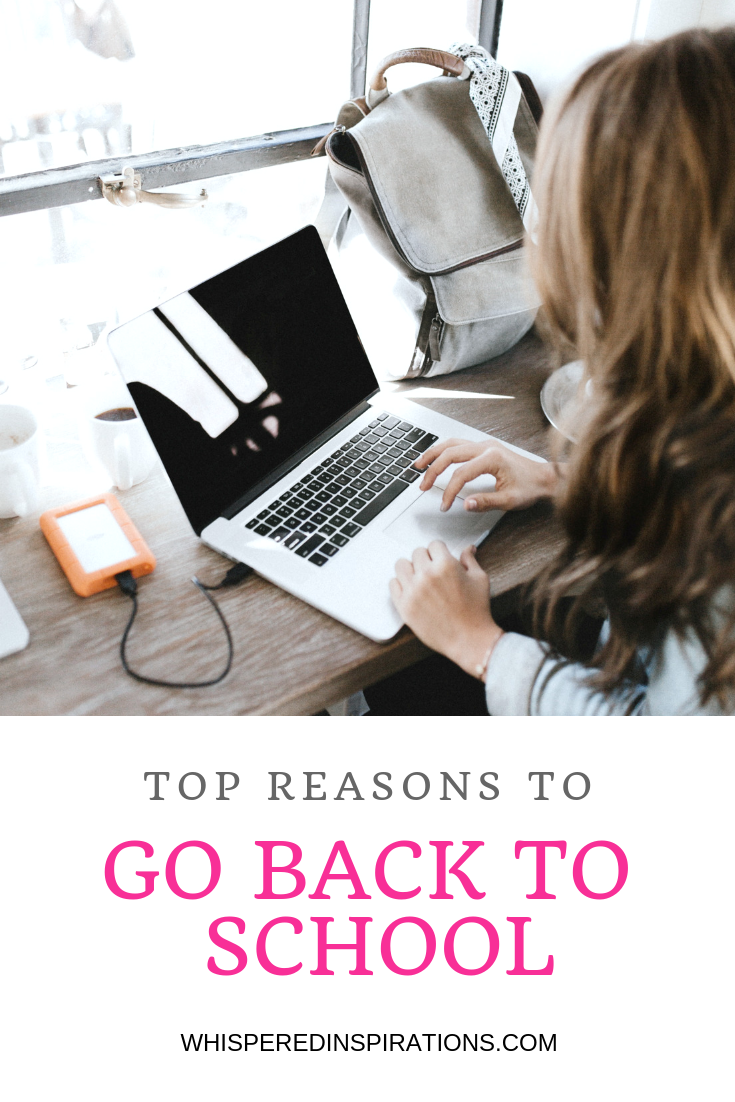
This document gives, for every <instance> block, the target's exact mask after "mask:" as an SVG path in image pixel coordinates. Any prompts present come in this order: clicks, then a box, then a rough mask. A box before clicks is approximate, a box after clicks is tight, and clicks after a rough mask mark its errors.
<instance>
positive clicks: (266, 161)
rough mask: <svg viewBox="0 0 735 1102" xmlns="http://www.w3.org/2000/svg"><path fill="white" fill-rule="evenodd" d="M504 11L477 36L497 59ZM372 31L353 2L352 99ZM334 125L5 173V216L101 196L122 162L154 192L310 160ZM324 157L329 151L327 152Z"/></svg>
mask: <svg viewBox="0 0 735 1102" xmlns="http://www.w3.org/2000/svg"><path fill="white" fill-rule="evenodd" d="M502 12H503V0H482V3H481V5H480V24H479V35H478V40H479V43H480V45H481V46H484V47H485V49H487V50H489V51H490V53H491V54H492V55H493V57H494V56H495V55H496V53H497V49H498V38H499V34H500V21H501V18H502ZM369 29H370V0H354V3H353V23H352V61H351V67H350V97H351V98H353V99H354V98H355V97H357V96H362V95H364V94H365V86H366V80H367V53H368V37H369ZM333 125H334V123H333V122H325V123H318V124H316V125H313V126H302V127H299V128H297V129H295V130H279V131H274V132H273V133H270V134H259V135H256V136H255V137H249V138H239V139H235V140H233V141H227V142H216V143H214V144H212V145H192V146H187V147H185V148H180V147H179V148H176V149H163V150H156V151H154V152H152V153H141V154H132V153H131V154H126V155H125V156H124V157H107V158H105V159H103V160H98V161H88V162H85V163H84V164H79V165H68V166H64V167H62V168H48V169H44V170H43V171H41V172H29V173H25V174H23V175H19V176H7V177H0V217H3V216H5V215H10V214H22V213H26V212H28V211H36V210H49V209H51V208H53V207H65V206H70V205H72V204H75V203H85V202H92V201H95V200H97V199H102V198H103V192H102V185H101V181H100V178H101V177H104V176H114V175H119V174H120V173H121V172H122V170H123V166H124V165H126V164H128V163H131V162H132V163H133V164H134V167H135V170H136V172H138V173H140V176H141V186H142V187H143V188H144V189H146V190H150V189H152V188H161V187H169V186H171V185H172V184H183V183H189V182H191V181H194V180H206V179H211V178H213V177H215V176H225V175H229V174H231V173H237V172H249V171H252V170H253V169H258V168H267V167H270V166H273V165H280V164H288V163H289V162H291V161H302V160H306V159H308V158H309V157H310V156H311V151H312V149H313V148H314V146H315V145H316V144H317V143H318V142H319V140H320V139H321V138H323V137H324V136H325V135H326V134H328V133H329V131H330V130H331V129H332V126H333ZM319 155H320V156H323V155H324V153H323V150H322V151H321V153H320V154H319Z"/></svg>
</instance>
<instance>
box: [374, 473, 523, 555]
mask: <svg viewBox="0 0 735 1102" xmlns="http://www.w3.org/2000/svg"><path fill="white" fill-rule="evenodd" d="M441 499H442V491H441V490H438V489H436V488H435V487H432V488H431V489H430V490H427V491H426V493H424V494H422V495H421V497H420V498H418V499H417V500H416V501H414V502H413V503H412V504H411V505H409V507H408V508H407V509H404V510H403V512H402V513H401V515H400V516H398V517H396V519H395V520H394V521H391V523H390V524H389V525H388V527H387V528H385V529H384V533H385V535H386V536H389V537H390V538H391V539H392V540H395V542H396V543H398V544H400V545H401V547H402V548H403V550H404V552H405V553H406V554H409V555H410V554H411V552H412V551H414V550H415V549H416V548H417V547H426V546H427V544H429V543H431V541H432V540H444V542H445V543H446V545H447V547H448V548H449V550H450V551H451V552H452V554H453V555H458V554H459V552H460V551H462V550H464V548H465V547H468V546H469V544H471V543H475V544H476V543H479V542H480V540H481V539H483V538H484V536H485V535H486V534H487V532H489V531H490V529H491V528H493V527H494V526H495V525H496V524H497V522H498V521H499V520H500V518H501V517H502V515H503V513H502V511H501V510H500V509H494V510H492V511H491V512H489V513H468V512H467V511H466V510H465V509H464V507H463V503H462V502H461V501H455V502H454V504H453V505H452V508H451V509H450V510H449V512H447V513H441V512H439V505H440V504H441Z"/></svg>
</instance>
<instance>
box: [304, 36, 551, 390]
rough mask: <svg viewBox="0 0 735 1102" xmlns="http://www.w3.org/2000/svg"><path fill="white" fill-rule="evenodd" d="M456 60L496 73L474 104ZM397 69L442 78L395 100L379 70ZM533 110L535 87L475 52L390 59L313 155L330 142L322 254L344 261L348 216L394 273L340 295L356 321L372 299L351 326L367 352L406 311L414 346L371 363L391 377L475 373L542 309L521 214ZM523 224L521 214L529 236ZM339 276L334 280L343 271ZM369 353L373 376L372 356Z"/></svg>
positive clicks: (466, 72) (389, 349)
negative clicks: (496, 130)
mask: <svg viewBox="0 0 735 1102" xmlns="http://www.w3.org/2000/svg"><path fill="white" fill-rule="evenodd" d="M460 52H464V53H465V56H467V54H468V53H469V54H470V55H471V57H468V61H469V62H470V65H471V64H472V61H471V58H472V57H476V56H479V55H483V56H482V57H481V61H482V64H483V65H484V66H485V69H484V70H483V73H484V74H487V73H488V72H489V74H490V77H489V82H488V79H485V83H484V85H483V84H482V83H478V84H476V85H475V86H474V88H473V90H472V98H471V88H472V82H471V80H470V79H469V78H470V77H473V76H474V74H473V72H472V70H471V68H470V67H469V66H468V64H466V63H465V61H464V60H463V59H462V57H460V56H458V54H459V53H460ZM484 59H488V60H487V61H485V60H484ZM404 61H420V62H423V63H425V64H431V65H435V66H438V67H440V68H442V69H443V70H444V74H443V75H442V76H439V77H437V78H436V79H435V80H430V81H427V82H426V83H423V84H419V85H416V86H415V87H412V88H408V89H405V90H404V91H401V92H397V93H395V94H393V95H390V94H389V93H388V89H387V85H386V81H385V72H386V70H387V69H388V68H389V67H390V66H391V65H395V64H398V63H401V62H404ZM450 74H451V75H450ZM496 74H497V75H498V80H499V81H500V82H501V84H500V85H498V83H497V82H496V79H495V78H496ZM503 74H505V76H504V75H503ZM503 80H505V82H506V86H508V81H510V82H511V84H510V87H511V88H514V89H515V100H513V98H512V95H511V94H510V92H509V94H508V96H507V99H508V100H511V101H512V102H511V103H510V104H508V103H507V102H506V108H507V110H506V117H508V111H510V112H512V114H511V116H510V125H507V124H506V129H507V131H508V133H506V135H505V139H504V140H505V145H504V146H503V148H506V147H507V152H506V153H505V156H504V157H503V158H502V163H499V161H498V159H497V156H496V152H494V146H493V144H492V137H493V130H492V127H493V126H495V127H497V126H498V125H500V127H502V125H503V120H502V118H500V120H499V107H500V105H501V104H502V100H503V96H502V93H503V90H504V89H503V86H502V81H503ZM488 89H489V92H488ZM498 89H499V90H498ZM493 91H495V93H496V95H495V96H493ZM516 104H517V108H516ZM532 108H533V110H532ZM540 112H541V105H540V101H539V99H538V95H537V94H536V91H535V89H534V87H533V84H532V83H531V81H530V79H529V78H528V77H526V76H525V75H523V74H515V76H514V75H513V74H509V73H508V70H507V69H503V68H502V67H501V66H499V65H497V63H496V62H495V61H494V60H493V59H492V58H489V55H487V54H485V53H484V51H480V50H479V48H470V47H461V48H458V51H457V53H456V54H455V53H446V52H442V51H439V50H428V49H415V50H402V51H400V52H399V53H397V54H391V55H389V57H387V58H385V59H384V61H383V62H382V63H381V65H380V67H379V69H378V71H377V73H376V74H375V76H374V77H373V78H372V80H371V82H370V88H369V89H368V93H367V97H366V98H360V99H356V100H350V101H349V102H348V103H345V104H344V105H343V107H342V108H341V110H340V112H339V116H338V118H337V122H336V125H335V127H334V130H332V131H331V133H330V134H329V135H328V136H327V138H326V139H323V141H322V142H321V143H320V145H319V146H317V148H316V149H315V150H314V152H315V153H318V152H320V151H321V149H322V148H323V147H324V146H325V145H326V153H327V156H328V158H329V174H328V177H327V186H326V190H325V197H324V202H323V204H322V209H321V211H320V212H319V215H318V218H317V222H316V224H317V229H318V230H319V232H320V234H321V236H322V240H323V242H324V244H325V246H327V247H328V246H329V244H330V242H331V241H333V240H334V242H335V246H336V248H337V249H340V247H341V248H342V250H344V246H345V244H346V243H348V242H349V239H350V236H352V237H353V238H354V235H355V231H356V229H357V227H355V226H354V224H353V225H351V226H350V224H349V223H348V219H349V215H350V212H352V213H354V215H355V219H356V221H357V223H359V229H360V230H362V233H363V234H364V235H365V237H366V238H367V240H368V241H369V242H370V244H371V245H372V247H373V249H374V250H376V251H377V253H378V254H380V256H382V257H383V258H384V260H386V261H388V262H389V263H390V265H391V266H392V270H391V271H390V274H389V276H386V275H385V272H383V274H382V275H381V274H380V273H379V274H378V275H377V276H375V275H372V276H370V275H367V274H365V273H363V279H362V283H361V281H360V277H359V275H358V276H357V278H356V279H353V280H352V284H351V286H352V288H353V297H352V301H351V299H350V295H349V294H347V295H346V297H347V300H348V303H349V304H350V307H351V309H353V314H355V311H356V310H357V313H358V314H359V313H360V308H362V313H363V318H364V319H365V316H366V306H365V296H366V294H367V292H368V290H370V291H373V292H376V293H375V294H373V295H372V297H371V296H370V294H367V297H368V298H370V304H369V308H368V310H369V314H370V317H369V319H366V320H369V324H363V325H362V326H361V324H360V321H359V318H358V317H356V321H357V324H358V329H360V330H361V335H362V336H363V341H364V342H365V343H366V345H369V340H368V339H366V338H367V331H366V330H367V329H371V330H373V331H374V332H376V331H379V330H380V329H381V327H382V326H383V324H384V318H386V319H387V317H388V315H389V313H390V310H395V309H399V310H400V312H401V317H402V319H403V322H402V326H403V329H404V330H405V331H406V332H407V333H409V334H410V339H409V340H408V343H407V341H406V340H405V339H404V340H403V342H402V347H401V349H400V350H398V360H397V362H396V354H395V353H396V349H395V348H394V346H398V345H401V340H400V339H399V338H398V337H396V338H395V340H394V339H393V338H392V336H390V335H389V336H387V337H386V338H385V340H384V349H383V351H384V352H385V354H382V353H381V354H379V355H378V359H380V360H382V361H383V366H384V367H385V368H386V369H385V370H383V371H382V374H384V375H386V374H387V375H390V376H392V377H394V378H416V377H418V376H428V375H444V374H447V373H449V372H452V371H458V370H460V369H461V368H464V367H470V366H472V365H474V364H478V363H483V362H484V361H486V360H488V359H490V358H491V357H493V356H497V355H499V354H500V353H501V352H504V351H506V349H508V348H510V347H511V346H512V345H513V344H515V343H516V342H517V341H518V340H520V338H521V337H522V336H523V335H524V333H526V332H527V330H528V329H529V328H530V327H531V325H532V324H533V321H534V317H535V315H536V310H537V308H538V298H537V296H536V293H535V290H534V288H533V286H532V283H531V281H530V278H529V275H528V272H527V268H526V262H525V250H524V249H523V237H524V217H523V214H524V206H523V204H524V203H525V202H526V200H528V199H529V197H530V186H529V185H528V179H530V176H531V170H532V167H533V157H534V153H535V149H536V139H537V134H538V119H539V118H540ZM508 143H510V144H508ZM514 158H515V159H514ZM524 186H525V188H526V193H527V194H526V199H524V198H523V195H522V190H523V187H524ZM530 202H531V203H532V198H530ZM528 217H529V215H528V211H526V218H525V222H526V226H527V227H529V221H528ZM350 221H351V222H352V223H354V221H355V220H354V219H351V220H350ZM529 228H530V227H529ZM332 255H333V257H334V256H335V254H334V252H333V253H332ZM360 255H362V256H363V257H364V255H365V254H364V253H363V254H360ZM335 267H336V270H337V274H338V276H339V275H340V261H339V260H337V261H336V263H335ZM347 282H348V283H349V282H350V280H349V279H348V280H347ZM390 282H392V283H393V287H392V288H391V287H388V288H387V292H388V295H389V296H390V298H391V300H392V302H391V304H390V305H388V303H387V299H386V296H385V294H384V295H383V297H382V299H381V290H380V289H379V288H378V287H376V286H375V285H376V284H382V285H383V288H382V290H385V289H386V288H385V284H386V283H390ZM368 285H369V287H368ZM343 289H344V285H343ZM396 304H399V306H396ZM385 324H386V325H387V324H388V322H387V321H386V322H385ZM411 346H412V347H413V351H412V352H411ZM368 353H369V354H371V359H373V361H374V366H376V369H377V370H378V371H379V373H380V367H381V364H376V363H375V359H376V356H375V354H373V353H372V352H371V348H370V347H369V346H368ZM391 355H392V356H393V362H392V363H388V364H387V367H386V364H385V360H386V357H387V358H390V356H391Z"/></svg>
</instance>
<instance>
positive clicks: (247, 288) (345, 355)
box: [108, 226, 378, 533]
mask: <svg viewBox="0 0 735 1102" xmlns="http://www.w3.org/2000/svg"><path fill="white" fill-rule="evenodd" d="M108 344H109V347H110V351H111V352H112V355H113V357H114V358H115V360H116V361H117V364H118V367H119V368H120V371H121V373H122V375H123V378H124V379H125V381H126V383H127V384H128V387H129V389H130V393H131V394H132V397H133V401H134V402H135V404H136V406H137V408H138V412H139V413H140V416H141V417H142V419H143V421H144V423H145V426H146V428H147V429H148V432H149V433H150V435H151V439H152V440H153V443H154V445H155V447H156V449H157V451H158V454H159V455H160V457H161V460H162V462H163V465H164V467H165V468H166V471H167V473H168V476H169V478H170V479H171V482H172V483H173V486H174V489H175V490H176V493H177V495H178V497H179V499H180V501H181V504H182V505H183V507H184V510H185V512H186V514H187V516H188V518H189V521H190V523H191V525H192V527H193V528H194V530H195V531H196V532H197V533H199V532H201V530H202V529H203V528H204V527H206V525H207V524H209V523H211V521H213V520H215V519H216V517H218V516H221V515H222V513H223V512H224V511H225V510H226V509H227V508H228V507H229V506H231V505H233V504H234V503H235V502H236V501H238V500H239V499H240V498H242V497H243V496H245V495H246V494H247V493H248V492H249V491H250V490H251V489H252V488H253V487H255V486H256V485H257V484H258V483H259V482H261V481H262V480H263V479H265V478H267V477H268V476H269V475H270V474H271V473H272V472H274V471H275V470H276V469H277V468H279V467H280V466H281V465H282V464H284V463H286V462H287V461H288V460H289V459H291V458H292V457H293V456H294V455H295V453H297V452H298V451H299V450H300V449H302V448H303V447H305V446H306V445H308V444H309V442H310V441H312V440H314V439H315V438H316V437H318V436H319V435H320V434H321V433H322V432H324V431H325V430H326V429H328V428H329V427H330V425H332V424H334V422H336V421H338V420H339V419H340V418H341V417H343V416H344V415H345V414H346V413H348V412H349V411H350V410H351V409H352V408H353V407H354V406H356V405H358V404H359V403H360V402H362V401H364V400H365V399H366V398H367V397H368V396H369V395H371V394H373V393H374V392H375V390H376V389H377V385H378V384H377V381H376V379H375V375H374V374H373V370H372V368H371V366H370V363H369V361H368V358H367V356H366V355H365V351H364V349H363V347H362V344H361V343H360V339H359V337H358V335H357V330H356V329H355V326H354V324H353V321H352V318H351V317H350V314H349V311H348V309H347V305H346V303H345V301H344V298H343V297H342V292H341V291H340V289H339V285H338V283H337V280H336V278H335V276H334V273H333V271H332V267H331V264H330V263H329V261H328V259H327V256H326V253H325V252H324V248H323V246H322V244H321V241H320V240H319V235H318V234H317V231H316V230H315V228H314V227H313V226H307V227H305V228H304V229H303V230H299V232H298V233H295V234H293V235H292V236H291V237H287V238H286V239H285V240H283V241H279V242H278V243H277V244H275V245H272V246H270V247H269V248H267V249H265V250H264V251H263V252H260V253H257V254H256V255H255V256H251V257H249V258H248V259H247V260H244V261H242V262H241V263H240V264H236V265H235V266H234V267H232V268H229V269H228V270H227V271H225V272H221V273H220V274H219V275H216V276H214V277H213V278H212V279H208V280H206V281H205V282H204V283H200V284H199V286H197V287H193V288H192V289H191V290H190V291H188V292H186V293H185V294H182V295H178V296H177V297H176V298H173V299H171V300H170V301H169V302H165V303H163V304H162V305H161V306H160V307H158V308H157V309H155V310H151V311H149V312H148V313H147V314H143V315H142V316H141V317H139V318H135V319H134V320H133V321H130V322H127V323H126V324H124V325H122V326H120V327H119V328H118V329H116V330H114V331H113V332H112V333H110V335H109V337H108Z"/></svg>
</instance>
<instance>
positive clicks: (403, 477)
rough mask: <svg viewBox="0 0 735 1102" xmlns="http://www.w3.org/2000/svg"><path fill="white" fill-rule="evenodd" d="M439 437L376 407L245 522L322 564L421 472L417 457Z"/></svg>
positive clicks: (295, 551)
mask: <svg viewBox="0 0 735 1102" xmlns="http://www.w3.org/2000/svg"><path fill="white" fill-rule="evenodd" d="M437 439H438V437H436V436H433V435H432V434H431V433H430V432H425V431H424V430H423V429H419V428H416V427H415V426H414V425H411V424H409V422H408V421H402V420H401V419H400V417H393V416H391V415H390V414H388V413H378V414H377V415H376V417H375V420H374V421H371V422H370V424H369V425H368V426H367V427H366V428H364V429H361V430H360V432H359V433H357V435H355V436H353V437H352V439H351V440H349V441H348V442H347V443H346V444H343V445H342V447H341V448H338V449H337V451H335V452H332V454H331V455H330V456H329V457H328V458H327V459H324V460H322V462H321V463H320V464H319V466H317V467H314V468H313V470H311V471H309V473H308V474H305V475H302V476H301V479H300V481H299V482H295V483H294V484H293V486H290V487H289V488H288V490H286V492H285V493H283V494H281V496H280V497H279V498H277V499H276V501H273V502H271V504H270V505H269V506H268V508H267V509H263V510H262V512H260V513H258V515H257V516H256V517H253V518H252V520H249V521H248V522H247V524H246V525H245V527H246V528H250V529H253V530H254V531H255V532H256V533H257V534H258V535H259V536H268V538H269V539H272V540H274V542H275V543H279V544H281V546H282V547H285V548H287V550H289V551H293V552H294V553H295V554H296V555H299V556H300V558H302V559H308V561H309V562H311V563H313V564H314V565H315V566H324V565H325V564H326V563H328V562H329V560H330V559H333V558H334V556H335V555H337V554H339V552H340V551H341V549H342V548H343V547H346V546H347V544H348V543H349V542H350V541H351V540H354V539H356V538H357V537H358V536H359V535H360V532H362V530H363V528H364V527H365V526H366V525H367V524H370V522H371V521H373V520H375V518H376V517H377V516H379V515H380V513H382V511H383V509H385V508H386V507H387V506H388V505H390V503H391V502H392V501H395V499H396V498H397V497H398V495H399V494H401V493H403V491H404V490H405V489H406V487H407V486H409V485H410V484H411V483H412V482H415V481H416V479H417V478H420V477H421V472H420V471H417V470H416V469H415V468H414V467H413V466H412V464H413V461H414V460H415V459H418V457H419V456H420V455H421V453H422V452H425V451H426V449H427V448H430V447H431V445H432V444H434V443H435V442H436V440H437Z"/></svg>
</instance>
